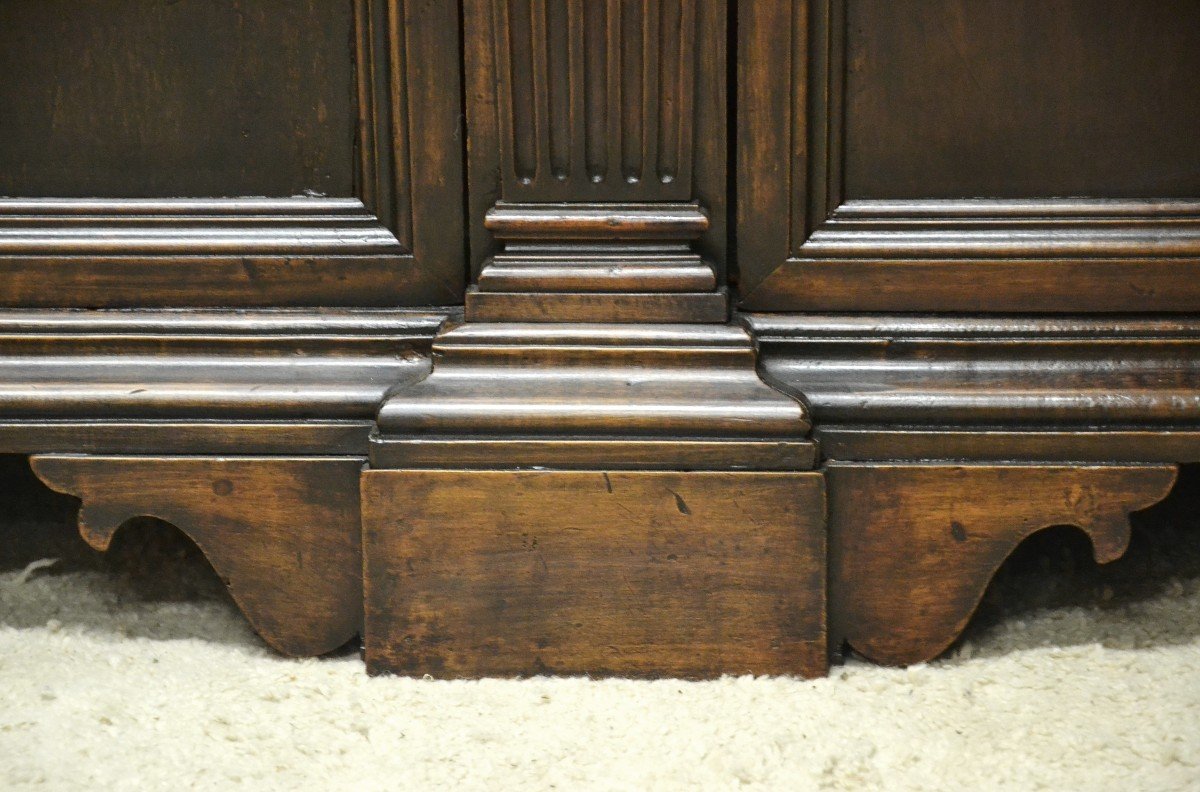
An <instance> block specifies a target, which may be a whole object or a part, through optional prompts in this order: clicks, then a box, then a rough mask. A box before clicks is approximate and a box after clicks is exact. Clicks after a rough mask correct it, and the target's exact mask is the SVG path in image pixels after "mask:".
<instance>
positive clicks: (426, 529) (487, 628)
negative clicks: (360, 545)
mask: <svg viewBox="0 0 1200 792" xmlns="http://www.w3.org/2000/svg"><path fill="white" fill-rule="evenodd" d="M362 492H363V527H364V535H363V536H364V547H365V548H366V559H365V562H366V563H365V569H366V598H367V621H366V656H367V665H368V669H369V670H371V671H372V672H375V673H378V672H391V673H402V674H418V675H419V674H425V673H429V674H433V675H434V676H436V677H441V678H454V677H476V676H497V675H499V676H513V675H535V674H545V673H555V674H583V673H586V674H589V675H605V676H611V675H622V676H629V675H633V676H664V675H669V676H682V677H714V676H719V675H721V674H726V673H728V674H745V673H752V674H800V675H805V676H814V675H819V674H821V673H824V670H825V668H826V664H827V659H826V646H825V627H824V624H825V524H824V513H825V494H824V484H823V478H822V476H821V475H820V474H819V473H811V472H810V473H700V472H697V473H673V472H646V471H611V472H603V471H599V470H595V471H529V472H511V471H479V470H476V471H456V470H386V471H381V470H374V471H367V472H366V473H365V474H364V477H363V490H362Z"/></svg>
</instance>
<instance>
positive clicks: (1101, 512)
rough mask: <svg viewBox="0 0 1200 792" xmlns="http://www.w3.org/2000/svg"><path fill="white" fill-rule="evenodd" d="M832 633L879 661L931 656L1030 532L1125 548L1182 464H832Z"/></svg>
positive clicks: (1118, 551) (1104, 553)
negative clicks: (1070, 534)
mask: <svg viewBox="0 0 1200 792" xmlns="http://www.w3.org/2000/svg"><path fill="white" fill-rule="evenodd" d="M828 470H829V472H828V481H829V602H830V632H831V639H832V641H833V642H835V643H840V642H841V641H846V642H848V643H849V644H850V646H851V647H853V648H854V649H855V650H856V651H858V652H860V653H862V654H863V655H866V656H867V657H868V658H870V659H872V660H875V661H876V662H881V663H891V664H896V665H909V664H912V663H920V662H924V661H926V660H932V659H933V658H934V657H936V656H937V655H938V654H940V653H941V652H942V651H943V650H944V649H945V648H946V647H947V646H949V645H950V644H951V642H953V641H954V639H955V638H957V637H958V635H959V633H960V632H962V629H963V627H964V626H966V623H967V619H968V618H969V617H970V616H971V614H972V613H973V612H974V611H975V608H976V606H978V604H979V600H980V598H981V597H982V596H983V592H984V589H985V588H986V587H987V584H988V582H989V581H990V580H991V578H992V576H993V575H995V573H996V570H997V569H999V568H1000V564H1001V563H1002V562H1003V561H1004V559H1005V558H1007V557H1008V555H1009V554H1010V553H1011V552H1012V551H1013V550H1014V549H1015V548H1016V546H1017V545H1018V544H1019V543H1020V542H1021V541H1022V540H1024V539H1026V538H1027V537H1029V536H1030V535H1031V534H1033V533H1035V532H1036V531H1038V530H1040V529H1043V528H1049V527H1052V526H1055V525H1074V526H1078V527H1079V528H1081V529H1082V530H1083V531H1084V532H1085V533H1087V534H1088V537H1089V538H1090V539H1091V540H1092V547H1093V549H1094V552H1095V557H1096V561H1098V562H1100V563H1106V562H1109V561H1115V560H1116V559H1118V558H1120V557H1121V556H1122V555H1123V554H1124V553H1125V549H1126V547H1127V546H1128V544H1129V530H1130V528H1129V519H1128V518H1129V514H1130V513H1132V512H1134V511H1137V510H1139V509H1144V508H1146V507H1149V506H1153V505H1154V504H1155V503H1158V502H1159V501H1161V500H1162V499H1163V498H1165V497H1166V496H1167V494H1168V492H1170V490H1171V487H1172V485H1173V484H1174V483H1175V476H1176V467H1175V466H1174V465H1153V466H1137V467H1130V466H1112V467H1092V466H1057V465H1056V466H1049V465H1044V466H1043V465H1001V466H995V465H917V464H911V465H904V464H890V465H888V464H864V463H858V464H834V465H831V466H830V467H829V469H828Z"/></svg>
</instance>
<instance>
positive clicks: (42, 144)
mask: <svg viewBox="0 0 1200 792" xmlns="http://www.w3.org/2000/svg"><path fill="white" fill-rule="evenodd" d="M353 29H354V18H353V8H352V5H351V4H350V3H349V2H332V3H331V2H325V1H324V0H302V1H301V2H296V1H295V0H253V1H247V0H216V1H215V2H203V3H196V2H184V3H163V2H155V1H154V0H115V1H114V0H109V2H95V0H85V2H78V1H76V0H4V2H2V3H0V75H2V77H0V195H3V196H14V197H16V196H20V197H31V198H32V197H53V198H68V197H79V198H137V197H146V198H151V197H161V198H177V197H217V196H230V197H239V196H249V195H258V196H269V197H287V196H292V195H300V194H302V193H304V192H305V191H311V192H317V193H321V194H324V195H350V194H351V190H352V189H353V181H354V178H353V164H352V163H353V158H354V134H353V128H354V72H353V69H354V64H353V61H352V59H351V58H350V57H348V52H347V44H348V42H349V41H350V40H351V37H352V32H353Z"/></svg>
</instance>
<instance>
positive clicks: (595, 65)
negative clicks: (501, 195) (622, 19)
mask: <svg viewBox="0 0 1200 792" xmlns="http://www.w3.org/2000/svg"><path fill="white" fill-rule="evenodd" d="M578 4H579V7H580V10H581V22H580V25H579V29H578V30H577V31H575V32H574V35H575V36H577V38H578V41H579V45H580V48H581V49H582V50H583V52H584V69H585V72H586V74H585V77H584V80H583V104H584V108H585V112H586V114H587V118H586V127H587V131H586V137H587V144H586V148H587V154H586V159H587V161H586V164H585V167H586V169H587V176H588V179H589V180H590V181H591V182H593V183H600V182H603V181H604V179H605V176H606V175H607V169H608V157H607V156H606V155H607V145H608V142H607V139H606V135H605V127H606V125H607V124H608V113H607V110H608V84H607V69H608V62H607V59H606V57H605V53H606V45H605V41H606V40H607V32H608V15H607V13H606V11H605V4H604V3H601V2H597V0H578ZM599 33H603V34H604V35H598V34H599Z"/></svg>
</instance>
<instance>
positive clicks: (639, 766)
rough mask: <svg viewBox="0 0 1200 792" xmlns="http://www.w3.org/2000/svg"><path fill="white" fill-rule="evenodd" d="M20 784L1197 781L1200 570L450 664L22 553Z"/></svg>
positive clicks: (13, 739) (16, 652)
mask: <svg viewBox="0 0 1200 792" xmlns="http://www.w3.org/2000/svg"><path fill="white" fill-rule="evenodd" d="M0 786H3V787H4V788H18V789H19V788H39V789H89V790H95V789H110V790H119V789H138V790H145V789H182V788H195V789H229V788H235V787H242V788H249V789H289V790H294V789H318V788H321V789H324V788H329V789H358V790H375V789H380V790H382V789H435V788H454V789H489V790H494V789H562V790H573V789H695V788H707V789H730V788H750V789H755V788H762V789H814V790H816V789H835V790H864V789H898V790H899V789H920V790H937V789H954V790H959V789H1021V790H1026V789H1063V790H1121V791H1122V792H1128V790H1133V789H1146V790H1170V789H1197V788H1200V579H1189V580H1179V579H1172V580H1168V581H1165V582H1164V584H1163V586H1161V587H1160V590H1159V591H1157V593H1155V594H1154V595H1152V596H1149V597H1142V598H1138V599H1135V600H1133V601H1129V602H1116V603H1113V602H1108V603H1107V607H1105V608H1082V607H1076V606H1068V607H1058V608H1052V609H1042V610H1037V611H1033V612H1027V613H1024V614H1020V617H1019V618H1012V617H1006V618H1003V619H1001V620H999V621H998V622H996V623H993V624H991V625H987V626H983V627H979V628H976V629H973V631H972V633H971V635H970V637H969V639H968V640H967V642H965V643H963V644H960V645H959V647H958V648H957V649H956V650H954V651H953V652H952V653H951V654H950V655H949V656H948V657H946V658H945V659H942V660H939V661H937V662H935V663H931V664H929V665H924V666H919V667H914V668H909V669H906V670H905V669H901V670H897V669H881V668H875V667H872V666H870V665H867V664H865V663H862V662H858V661H854V660H850V661H849V662H848V663H847V664H846V665H843V666H840V667H836V668H835V669H834V671H833V673H832V675H831V676H830V677H829V678H828V679H822V680H817V681H798V680H788V679H752V678H726V679H722V680H719V681H714V682H705V683H683V682H678V681H660V682H631V681H591V680H586V679H532V680H525V681H484V682H441V681H432V680H410V679H397V678H376V679H371V678H368V677H367V676H366V675H365V674H364V673H363V667H362V663H361V661H360V660H359V659H358V656H357V654H355V653H353V652H348V653H345V654H343V655H342V656H340V657H335V658H326V659H320V660H309V661H299V662H297V661H288V660H283V659H280V658H278V657H276V656H274V655H273V654H272V653H271V652H270V651H269V650H268V649H266V648H265V647H264V646H263V645H262V644H261V643H260V642H259V641H258V639H257V638H256V637H255V636H254V635H253V633H251V632H250V630H249V629H248V628H247V627H246V625H245V623H244V622H243V621H242V619H241V617H240V616H239V615H238V613H237V611H236V610H235V609H234V608H233V607H232V605H231V604H230V603H229V602H228V601H227V600H224V599H222V598H219V597H202V598H200V599H198V600H191V601H175V602H172V601H162V600H158V601H154V600H150V601H148V600H146V599H144V598H142V597H140V596H139V595H138V593H137V592H136V591H131V590H130V588H129V585H128V583H127V582H124V581H122V579H120V578H119V577H115V576H113V575H111V574H103V573H99V572H73V573H70V574H58V575H56V574H54V570H53V568H36V567H35V568H31V569H29V570H28V571H21V572H10V573H5V574H3V575H0Z"/></svg>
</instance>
